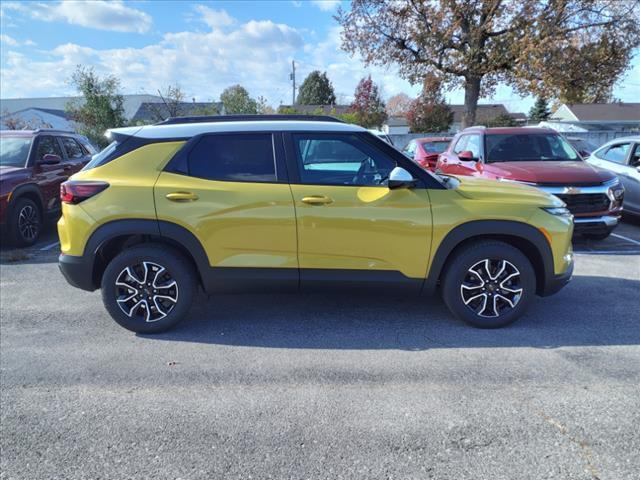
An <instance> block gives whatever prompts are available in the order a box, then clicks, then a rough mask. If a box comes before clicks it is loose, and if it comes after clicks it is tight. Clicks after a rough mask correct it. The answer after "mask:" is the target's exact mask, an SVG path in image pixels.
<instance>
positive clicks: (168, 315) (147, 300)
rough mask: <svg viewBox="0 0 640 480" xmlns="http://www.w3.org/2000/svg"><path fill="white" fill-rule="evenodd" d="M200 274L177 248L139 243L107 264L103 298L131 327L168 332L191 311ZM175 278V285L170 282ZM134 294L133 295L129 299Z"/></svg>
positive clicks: (118, 319)
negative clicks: (127, 311) (198, 274)
mask: <svg viewBox="0 0 640 480" xmlns="http://www.w3.org/2000/svg"><path fill="white" fill-rule="evenodd" d="M158 267H159V268H158ZM127 268H129V269H130V270H129V272H131V273H133V276H130V275H129V272H127V271H126V269H127ZM162 269H164V270H162ZM145 270H146V272H147V273H146V274H145V273H144V272H145ZM152 275H153V278H151V276H152ZM196 275H197V273H196V272H195V271H194V268H193V266H192V264H191V263H190V262H189V261H188V260H187V259H186V258H185V257H184V256H183V255H182V254H181V253H180V252H178V251H177V250H175V249H173V248H171V247H168V246H166V245H160V244H149V243H147V244H142V245H137V246H134V247H131V248H128V249H126V250H124V251H123V252H121V253H119V254H118V255H117V256H116V257H115V258H114V259H113V260H111V262H109V264H108V265H107V268H106V269H105V271H104V274H103V276H102V301H103V303H104V306H105V308H106V309H107V311H108V312H109V314H110V315H111V317H112V318H113V319H114V320H115V321H116V322H117V323H118V324H120V325H121V326H123V327H124V328H126V329H127V330H131V331H132V332H137V333H159V332H164V331H166V330H169V329H170V328H172V327H174V326H175V325H176V324H178V323H179V322H180V321H181V320H183V319H184V317H185V316H186V315H187V313H188V311H189V308H190V307H191V303H192V302H193V297H194V295H195V293H196V289H197V282H196ZM134 277H136V278H135V279H134ZM140 280H143V282H140ZM156 280H157V281H156ZM172 281H175V287H174V288H172V287H170V286H166V285H171V282H172ZM116 282H119V284H118V285H117V284H116ZM156 286H157V290H156V289H154V288H153V287H156ZM133 291H135V292H136V293H135V294H133V293H132V292H133ZM130 295H133V297H131V298H132V299H131V300H128V301H127V299H128V298H130V297H129V296H130ZM145 304H146V306H144V305H145ZM121 305H122V308H121ZM136 305H138V306H137V307H136ZM125 310H129V313H130V314H127V313H126V312H125ZM145 312H149V313H145ZM162 314H164V316H161V315H162ZM156 317H158V318H157V319H156Z"/></svg>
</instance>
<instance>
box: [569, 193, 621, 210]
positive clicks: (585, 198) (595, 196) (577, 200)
mask: <svg viewBox="0 0 640 480" xmlns="http://www.w3.org/2000/svg"><path fill="white" fill-rule="evenodd" d="M556 197H558V198H559V199H560V200H562V201H563V202H564V203H566V204H567V208H568V209H569V211H570V212H571V213H573V214H580V213H595V212H602V211H605V210H609V205H610V203H611V201H610V200H609V197H607V195H606V194H604V193H577V194H556Z"/></svg>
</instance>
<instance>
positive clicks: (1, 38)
mask: <svg viewBox="0 0 640 480" xmlns="http://www.w3.org/2000/svg"><path fill="white" fill-rule="evenodd" d="M0 43H2V44H4V45H7V46H9V47H19V46H22V45H24V46H25V47H33V46H35V45H36V43H35V42H34V41H33V40H29V39H27V40H25V41H23V42H21V41H20V40H16V39H15V38H13V37H11V36H9V35H5V34H4V33H3V34H0Z"/></svg>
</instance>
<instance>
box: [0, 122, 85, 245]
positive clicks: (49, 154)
mask: <svg viewBox="0 0 640 480" xmlns="http://www.w3.org/2000/svg"><path fill="white" fill-rule="evenodd" d="M94 153H96V150H95V148H94V147H93V146H92V145H91V143H89V141H88V140H87V139H86V138H85V137H83V136H82V135H77V134H75V133H72V132H64V131H58V130H49V129H41V130H6V131H0V226H1V227H2V232H3V233H5V232H6V234H7V236H8V237H9V240H10V241H11V243H13V244H14V245H17V246H28V245H32V244H34V243H35V242H36V241H37V240H38V237H39V235H40V232H41V230H42V225H43V223H44V220H45V219H47V218H53V217H56V216H59V215H60V184H61V183H62V182H64V181H65V180H67V178H69V177H70V176H71V175H73V174H74V173H76V172H77V171H79V170H80V169H81V168H82V167H84V165H86V163H87V162H88V161H89V160H90V159H91V155H92V154H94Z"/></svg>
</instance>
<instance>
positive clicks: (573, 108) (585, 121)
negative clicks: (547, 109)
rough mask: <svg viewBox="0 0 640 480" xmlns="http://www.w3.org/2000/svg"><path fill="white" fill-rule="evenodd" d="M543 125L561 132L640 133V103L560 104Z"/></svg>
mask: <svg viewBox="0 0 640 480" xmlns="http://www.w3.org/2000/svg"><path fill="white" fill-rule="evenodd" d="M545 124H546V125H547V126H550V127H552V128H554V129H556V130H558V131H561V132H589V131H605V130H611V131H617V132H640V103H622V102H613V103H574V104H562V105H560V107H558V109H557V110H556V111H555V112H553V114H552V115H551V117H550V118H549V119H548V120H547V122H545Z"/></svg>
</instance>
